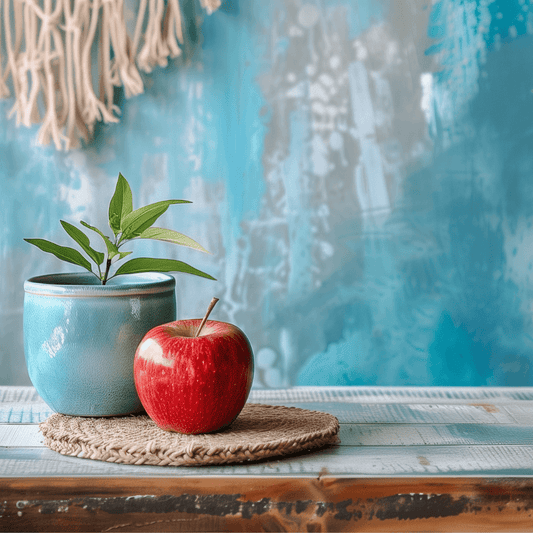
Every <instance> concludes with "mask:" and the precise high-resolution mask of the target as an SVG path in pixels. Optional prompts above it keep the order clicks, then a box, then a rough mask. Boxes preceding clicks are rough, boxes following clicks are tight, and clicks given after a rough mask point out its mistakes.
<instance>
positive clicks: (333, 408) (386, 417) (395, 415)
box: [269, 402, 533, 425]
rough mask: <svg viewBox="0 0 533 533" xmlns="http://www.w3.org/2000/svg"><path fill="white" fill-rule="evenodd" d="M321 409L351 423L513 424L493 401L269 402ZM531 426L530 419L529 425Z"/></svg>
mask: <svg viewBox="0 0 533 533" xmlns="http://www.w3.org/2000/svg"><path fill="white" fill-rule="evenodd" d="M269 403H270V404H272V405H274V404H275V403H277V404H278V405H286V406H288V407H299V408H301V409H309V410H311V411H324V412H327V413H330V414H332V415H335V416H336V417H337V418H338V419H339V422H341V423H351V424H514V423H516V420H515V418H514V417H513V415H512V413H511V412H509V411H508V410H506V409H504V408H503V407H499V406H497V405H493V404H481V405H479V404H478V405H459V404H452V405H450V404H444V405H441V404H438V403H433V404H422V403H417V404H406V403H399V404H395V403H393V404H384V403H369V404H364V403H334V402H298V403H296V402H292V403H291V402H269ZM531 425H533V421H532V424H531Z"/></svg>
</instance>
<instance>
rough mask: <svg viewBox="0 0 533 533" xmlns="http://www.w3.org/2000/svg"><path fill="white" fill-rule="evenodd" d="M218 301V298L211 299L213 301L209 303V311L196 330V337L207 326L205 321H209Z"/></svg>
mask: <svg viewBox="0 0 533 533" xmlns="http://www.w3.org/2000/svg"><path fill="white" fill-rule="evenodd" d="M217 302H218V298H213V299H212V300H211V303H210V304H209V307H208V308H207V313H206V314H205V316H204V318H203V320H202V323H201V324H200V327H199V328H198V329H197V330H196V334H195V335H194V336H195V337H198V335H200V332H201V331H202V328H203V327H204V326H205V323H206V322H207V318H208V316H209V315H210V314H211V311H212V310H213V307H215V305H216V304H217Z"/></svg>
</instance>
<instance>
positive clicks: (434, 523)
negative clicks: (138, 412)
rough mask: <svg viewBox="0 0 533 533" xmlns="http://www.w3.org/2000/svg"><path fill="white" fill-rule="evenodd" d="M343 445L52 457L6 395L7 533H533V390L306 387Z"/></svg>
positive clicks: (2, 471) (284, 398)
mask: <svg viewBox="0 0 533 533" xmlns="http://www.w3.org/2000/svg"><path fill="white" fill-rule="evenodd" d="M249 401H251V402H255V403H270V404H282V405H291V406H296V407H302V408H307V409H313V410H323V411H327V412H329V413H332V414H334V415H335V416H337V417H338V419H339V421H340V423H341V430H340V438H341V443H340V445H335V446H333V447H330V448H328V449H324V450H321V451H317V452H313V453H308V454H304V455H300V456H295V457H286V458H282V459H278V460H270V461H264V462H261V463H256V464H248V465H238V466H211V467H209V466H208V467H152V466H129V465H120V464H111V463H104V462H99V461H91V460H89V459H79V458H74V457H63V456H61V455H59V454H57V453H55V452H53V451H51V450H49V449H48V448H46V447H44V446H43V444H42V439H41V436H40V433H39V431H38V425H37V423H38V422H40V421H42V420H44V419H45V418H46V417H47V416H49V414H50V411H49V410H48V408H47V406H46V405H45V404H44V403H43V402H42V401H41V400H40V398H39V397H38V396H37V394H36V393H35V391H34V390H33V389H32V388H29V387H25V388H24V387H23V388H21V387H0V531H35V530H38V531H59V530H61V531H68V530H72V531H75V530H76V531H113V532H119V531H228V530H229V531H483V532H488V531H532V530H533V388H446V389H442V388H389V387H381V388H373V387H346V388H341V387H338V388H330V387H328V388H320V387H313V388H294V389H288V390H256V391H253V392H252V394H251V397H250V400H249Z"/></svg>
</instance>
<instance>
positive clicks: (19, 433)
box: [0, 424, 44, 448]
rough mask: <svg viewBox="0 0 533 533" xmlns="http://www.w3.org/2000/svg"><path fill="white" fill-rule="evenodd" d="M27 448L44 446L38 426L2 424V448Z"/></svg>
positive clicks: (0, 432)
mask: <svg viewBox="0 0 533 533" xmlns="http://www.w3.org/2000/svg"><path fill="white" fill-rule="evenodd" d="M2 446H3V447H8V448H26V447H39V446H44V443H43V436H42V434H41V433H40V432H39V426H38V425H37V424H0V447H2Z"/></svg>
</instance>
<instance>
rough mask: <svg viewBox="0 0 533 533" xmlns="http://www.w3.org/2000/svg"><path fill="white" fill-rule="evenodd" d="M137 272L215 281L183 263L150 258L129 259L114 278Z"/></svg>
mask: <svg viewBox="0 0 533 533" xmlns="http://www.w3.org/2000/svg"><path fill="white" fill-rule="evenodd" d="M139 272H185V273H187V274H193V275H195V276H200V277H202V278H207V279H212V280H215V278H214V277H212V276H210V275H209V274H206V273H205V272H202V271H201V270H198V269H196V268H194V267H192V266H191V265H188V264H187V263H184V262H183V261H176V260H174V259H152V258H150V257H138V258H136V259H130V260H129V261H127V262H126V263H124V264H123V265H122V266H121V267H120V268H118V269H117V271H116V273H115V276H120V275H121V274H136V273H139ZM215 281H216V280H215Z"/></svg>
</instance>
